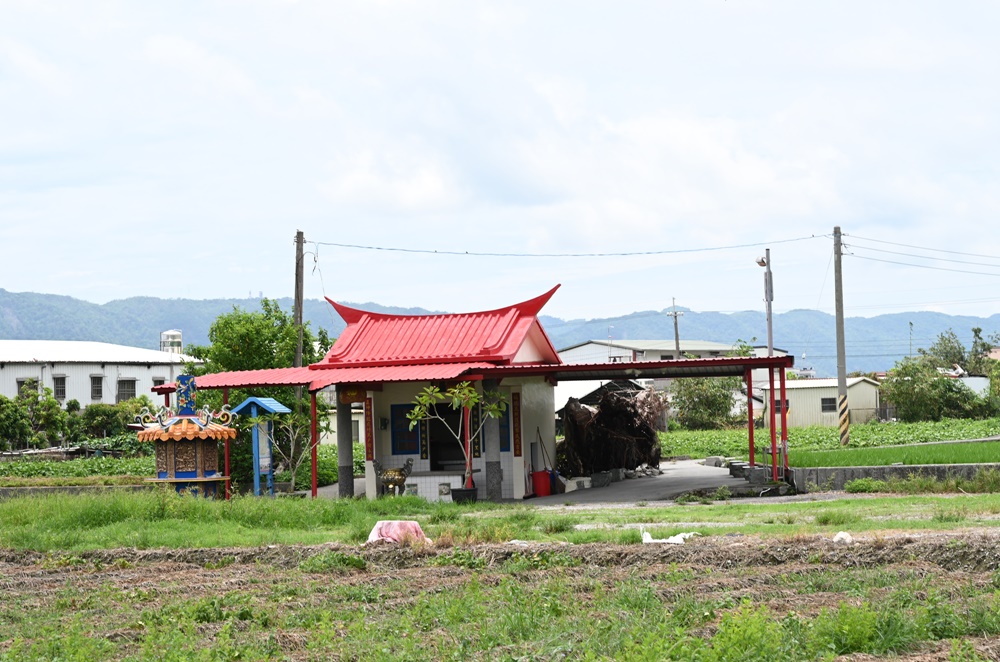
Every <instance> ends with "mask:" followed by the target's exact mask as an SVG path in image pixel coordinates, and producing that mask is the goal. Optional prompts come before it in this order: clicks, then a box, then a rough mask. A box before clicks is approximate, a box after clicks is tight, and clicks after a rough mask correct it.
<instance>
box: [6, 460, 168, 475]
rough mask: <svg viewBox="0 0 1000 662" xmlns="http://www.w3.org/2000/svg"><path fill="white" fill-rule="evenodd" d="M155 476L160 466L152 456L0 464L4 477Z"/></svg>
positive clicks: (23, 461)
mask: <svg viewBox="0 0 1000 662" xmlns="http://www.w3.org/2000/svg"><path fill="white" fill-rule="evenodd" d="M155 473H156V463H155V461H154V460H153V458H152V457H132V458H113V457H90V458H86V459H81V460H67V461H65V462H56V461H52V460H32V461H26V460H22V461H18V462H0V477H4V478H6V477H12V478H42V477H53V478H70V477H76V478H79V477H85V476H153V474H155Z"/></svg>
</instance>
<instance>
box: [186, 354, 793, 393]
mask: <svg viewBox="0 0 1000 662" xmlns="http://www.w3.org/2000/svg"><path fill="white" fill-rule="evenodd" d="M794 362H795V359H794V357H792V356H773V357H766V356H765V357H745V356H733V357H728V356H727V357H717V358H708V359H682V360H679V361H636V362H631V363H573V364H559V365H552V364H547V363H531V364H517V365H506V366H497V365H493V364H491V363H437V364H430V365H404V366H374V367H358V368H331V369H325V370H316V369H311V368H305V367H303V368H273V369H270V370H245V371H240V372H220V373H215V374H211V375H202V376H200V377H197V378H195V384H196V386H197V387H198V388H200V389H202V388H204V389H219V388H249V387H254V386H307V387H308V389H309V390H310V391H318V390H320V389H323V388H326V387H327V386H330V385H331V384H379V383H383V382H426V381H439V380H451V379H460V378H461V379H482V378H484V377H485V378H494V379H503V378H505V377H533V376H543V377H549V378H551V379H555V380H557V381H578V380H588V379H594V380H600V379H603V380H611V379H655V378H683V377H742V376H744V375H745V374H746V371H747V370H754V369H757V368H767V367H772V368H791V367H792V365H793V364H794ZM789 383H790V382H789Z"/></svg>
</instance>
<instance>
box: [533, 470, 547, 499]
mask: <svg viewBox="0 0 1000 662" xmlns="http://www.w3.org/2000/svg"><path fill="white" fill-rule="evenodd" d="M531 484H532V485H533V486H534V488H535V496H540V497H543V496H549V495H550V494H552V475H551V474H550V473H549V472H548V471H533V472H532V473H531Z"/></svg>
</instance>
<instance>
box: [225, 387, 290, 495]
mask: <svg viewBox="0 0 1000 662" xmlns="http://www.w3.org/2000/svg"><path fill="white" fill-rule="evenodd" d="M291 412H292V410H291V409H289V408H288V407H286V406H285V405H283V404H281V403H280V402H278V401H277V400H275V399H274V398H257V397H251V398H247V399H246V400H244V401H243V402H241V403H240V404H239V405H237V407H236V408H235V409H233V413H238V414H239V415H241V416H244V417H247V418H257V417H258V416H262V415H264V414H290V413H291ZM260 426H261V424H260V423H258V424H257V425H254V426H253V493H254V495H255V496H260V477H261V475H265V476H267V492H268V494H270V495H271V496H274V463H273V461H272V459H271V458H272V457H274V454H273V453H272V452H271V451H272V448H271V438H272V428H273V425H272V423H270V422H268V423H267V439H266V441H267V443H266V444H263V445H262V444H261V439H260Z"/></svg>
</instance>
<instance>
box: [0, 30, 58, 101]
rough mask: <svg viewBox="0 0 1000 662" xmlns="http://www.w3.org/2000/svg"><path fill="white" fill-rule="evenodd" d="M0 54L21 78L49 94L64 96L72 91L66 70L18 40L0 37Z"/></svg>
mask: <svg viewBox="0 0 1000 662" xmlns="http://www.w3.org/2000/svg"><path fill="white" fill-rule="evenodd" d="M0 56H2V58H3V59H4V60H6V61H7V63H8V64H9V66H10V67H11V69H12V70H13V71H15V72H16V73H18V74H20V76H21V77H22V78H23V79H25V80H28V81H30V82H31V83H32V84H34V85H36V86H38V87H39V88H41V89H43V90H45V92H46V93H47V94H49V95H52V96H55V97H62V98H65V97H67V96H69V95H70V93H72V91H73V85H72V82H71V77H70V76H69V75H68V74H67V73H66V72H64V71H63V70H62V69H61V68H60V67H59V66H57V65H55V64H53V63H52V62H51V61H50V60H49V59H47V58H45V57H43V56H42V55H40V54H39V53H38V52H37V51H36V50H35V49H33V48H31V47H30V46H28V45H26V44H24V43H21V42H20V41H15V40H13V39H6V38H0Z"/></svg>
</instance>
